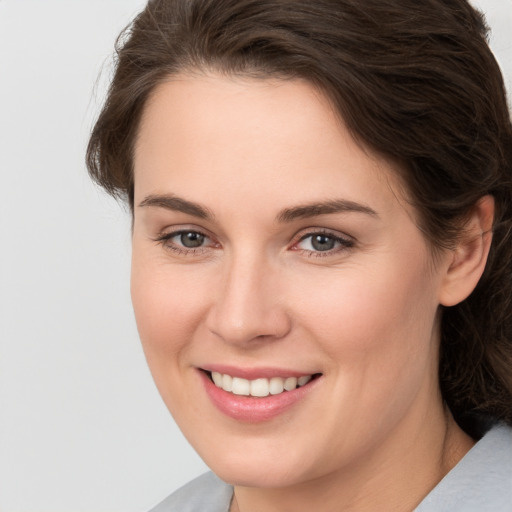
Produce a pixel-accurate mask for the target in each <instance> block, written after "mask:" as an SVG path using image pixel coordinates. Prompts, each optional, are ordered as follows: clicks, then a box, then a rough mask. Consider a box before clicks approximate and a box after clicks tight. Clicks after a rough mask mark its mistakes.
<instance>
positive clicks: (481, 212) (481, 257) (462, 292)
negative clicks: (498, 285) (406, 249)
mask: <svg viewBox="0 0 512 512" xmlns="http://www.w3.org/2000/svg"><path fill="white" fill-rule="evenodd" d="M493 220H494V198H493V197H492V196H490V195H487V196H484V197H482V198H481V199H479V200H478V202H477V203H476V204H475V206H474V208H473V210H472V212H471V215H470V217H469V219H468V221H467V223H466V226H465V229H464V234H463V236H462V237H461V239H460V240H459V242H458V243H457V246H456V247H455V249H453V251H451V258H450V261H449V262H448V263H449V264H448V265H447V270H446V274H445V276H444V279H443V282H442V286H441V290H440V297H439V303H440V304H442V305H443V306H454V305H456V304H458V303H459V302H462V301H463V300H464V299H466V298H467V297H468V296H469V295H470V294H471V292H472V291H473V290H474V289H475V287H476V285H477V284H478V281H479V280H480V278H481V277H482V274H483V272H484V269H485V264H486V263H487V257H488V255H489V249H490V247H491V241H492V225H493Z"/></svg>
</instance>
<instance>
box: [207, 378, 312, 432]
mask: <svg viewBox="0 0 512 512" xmlns="http://www.w3.org/2000/svg"><path fill="white" fill-rule="evenodd" d="M199 373H200V374H201V378H202V379H203V384H204V387H205V390H206V393H207V394H208V396H209V397H210V400H211V401H212V402H213V404H214V405H215V406H216V407H217V409H219V410H220V411H221V412H222V413H224V414H225V415H226V416H229V417H231V418H233V419H235V420H237V421H243V422H246V423H260V422H263V421H269V420H271V419H273V418H276V417H277V416H279V415H281V414H283V413H284V412H285V411H287V410H288V409H290V408H291V407H292V406H294V405H296V404H297V403H298V402H300V401H301V400H303V399H304V398H306V396H307V395H308V394H309V392H310V391H312V390H313V388H314V387H315V386H316V383H317V381H318V380H319V379H314V380H312V381H310V382H308V384H306V385H305V386H301V387H299V388H297V389H294V390H293V391H284V392H283V393H280V394H279V395H268V396H266V397H261V398H260V397H254V396H240V395H234V394H233V393H229V392H227V391H224V390H223V389H221V388H218V387H217V386H216V385H215V384H214V383H213V382H212V381H211V379H210V378H209V377H208V375H206V373H205V372H204V371H201V370H200V371H199Z"/></svg>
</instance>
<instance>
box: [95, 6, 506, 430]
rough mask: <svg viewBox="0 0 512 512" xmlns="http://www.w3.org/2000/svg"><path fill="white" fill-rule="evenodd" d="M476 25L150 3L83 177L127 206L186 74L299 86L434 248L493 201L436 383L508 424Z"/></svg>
mask: <svg viewBox="0 0 512 512" xmlns="http://www.w3.org/2000/svg"><path fill="white" fill-rule="evenodd" d="M487 36H488V28H487V26H486V23H485V20H484V17H483V15H482V14H481V13H479V12H478V11H477V10H475V9H474V8H473V7H471V6H470V4H469V3H468V2H467V1H466V0H421V1H418V0H386V1H382V0H365V1H364V2H361V0H150V1H149V3H148V4H147V6H146V8H145V9H144V10H143V11H142V12H141V13H140V14H139V15H138V16H137V17H136V18H135V19H134V21H133V22H132V23H131V24H130V25H129V26H128V27H127V28H126V29H125V30H124V31H123V33H122V34H121V35H120V37H119V38H118V41H117V44H116V63H115V71H114V76H113V79H112V82H111V85H110V89H109V92H108V96H107V99H106V101H105V104H104V106H103V110H102V111H101V113H100V115H99V118H98V120H97V122H96V124H95V126H94V128H93V131H92V134H91V137H90V141H89V146H88V149H87V165H88V169H89V172H90V175H91V176H92V178H93V179H94V180H95V181H96V182H98V183H99V184H100V185H101V186H103V187H104V188H105V189H106V190H107V191H108V192H109V193H110V194H112V195H113V196H115V197H120V198H123V199H124V200H126V201H128V203H129V205H130V207H131V208H132V209H133V193H134V182H133V151H134V145H135V141H136V137H137V130H138V128H139V124H140V119H141V115H142V112H143V110H144V106H145V103H146V101H147V99H148V97H149V96H150V95H151V93H152V91H153V90H154V89H155V87H156V86H157V85H158V84H159V83H161V82H162V81H164V80H166V79H167V78H168V77H169V76H172V75H176V74H178V73H187V72H209V71H214V72H217V73H224V74H227V75H244V76H249V77H254V78H256V79H259V78H262V79H264V78H267V77H273V78H281V79H284V80H286V79H303V80H307V81H309V82H310V83H312V84H313V85H314V86H316V87H318V88H319V89H320V90H321V91H322V92H323V93H324V94H325V95H326V96H327V97H328V98H329V99H330V100H331V102H332V104H333V106H334V108H335V109H336V110H337V112H338V114H339V115H340V117H341V118H342V119H343V121H344V123H345V125H346V126H347V127H348V129H349V130H350V132H351V133H352V135H353V136H354V138H355V139H356V140H358V141H359V142H360V143H362V144H363V145H364V146H365V147H367V148H370V149H371V150H373V151H375V152H377V153H378V154H381V155H383V156H386V157H389V158H391V159H394V160H395V161H396V162H398V163H400V165H397V166H396V167H397V172H398V173H399V175H400V178H401V180H402V183H403V185H404V187H405V190H406V193H407V197H408V199H409V200H410V202H411V204H412V205H413V206H414V208H416V210H417V212H418V217H419V221H418V222H419V228H420V229H421V230H422V231H423V233H424V236H425V237H426V239H427V240H428V241H429V242H430V243H431V246H432V248H433V251H434V252H435V250H437V249H442V248H451V247H453V246H454V243H455V242H456V241H457V240H458V238H459V237H460V236H463V235H464V221H465V219H467V216H468V214H469V213H470V212H471V210H472V208H473V207H474V205H475V203H476V202H477V201H478V200H479V199H480V198H481V197H482V196H484V195H486V194H491V195H492V196H493V197H494V199H495V205H496V214H495V219H494V226H493V241H492V246H491V250H490V255H489V258H488V262H487V266H486V269H485V272H484V275H483V277H482V278H481V280H480V282H479V284H478V285H477V287H476V289H475V290H474V292H473V293H472V294H471V295H470V296H469V298H467V299H466V300H464V301H463V302H461V303H460V304H458V305H456V306H453V307H450V308H443V311H442V321H441V350H440V363H439V378H440V385H441V390H442V393H443V398H444V400H445V402H446V403H447V405H448V406H449V408H450V410H451V411H452V413H453V415H454V417H455V418H456V419H457V421H459V423H460V424H461V425H462V426H463V428H466V430H467V431H468V432H469V433H471V422H470V421H469V418H471V417H472V416H474V415H486V416H488V417H490V418H493V419H501V420H504V421H506V422H508V423H509V424H512V300H511V299H512V238H511V236H512V126H511V118H510V112H509V108H508V106H507V100H506V92H505V87H504V84H503V78H502V76H501V73H500V69H499V67H498V65H497V63H496V61H495V59H494V56H493V54H492V52H491V51H490V49H489V47H488V42H487Z"/></svg>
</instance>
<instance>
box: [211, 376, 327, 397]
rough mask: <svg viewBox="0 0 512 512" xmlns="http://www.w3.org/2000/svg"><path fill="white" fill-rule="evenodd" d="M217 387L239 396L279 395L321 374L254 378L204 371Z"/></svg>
mask: <svg viewBox="0 0 512 512" xmlns="http://www.w3.org/2000/svg"><path fill="white" fill-rule="evenodd" d="M205 373H206V374H207V375H208V377H209V378H210V380H211V381H212V382H213V383H214V384H215V386H217V387H218V388H220V389H222V390H224V391H227V392H228V393H232V394H234V395H239V396H253V397H258V398H264V397H267V396H269V395H280V394H281V393H285V392H288V391H293V390H294V389H297V388H299V387H303V386H306V385H307V384H309V383H310V382H311V381H312V380H314V379H316V378H318V377H320V376H321V374H320V373H315V374H312V375H303V376H301V377H272V378H270V379H266V378H259V379H254V380H248V379H243V378H241V377H233V376H231V375H228V374H223V373H219V372H209V371H206V372H205Z"/></svg>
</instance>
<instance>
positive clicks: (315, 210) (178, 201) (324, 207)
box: [139, 194, 379, 223]
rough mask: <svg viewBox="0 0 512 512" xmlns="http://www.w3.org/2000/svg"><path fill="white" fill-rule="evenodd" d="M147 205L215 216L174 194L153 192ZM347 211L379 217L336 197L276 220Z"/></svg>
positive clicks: (144, 203)
mask: <svg viewBox="0 0 512 512" xmlns="http://www.w3.org/2000/svg"><path fill="white" fill-rule="evenodd" d="M146 206H155V207H157V208H164V209H166V210H171V211H177V212H182V213H185V214H188V215H192V216H194V217H198V218H200V219H206V220H213V218H214V215H213V213H212V212H211V211H210V210H209V209H208V208H206V207H205V206H202V205H200V204H199V203H194V202H192V201H189V200H187V199H183V198H182V197H178V196H175V195H173V194H151V195H149V196H147V197H146V198H144V199H143V200H142V201H141V202H140V203H139V207H146ZM345 212H355V213H363V214H366V215H370V216H372V217H379V215H378V214H377V212H376V211H375V210H373V209H372V208H370V207H369V206H366V205H363V204H360V203H356V202H354V201H349V200H347V199H334V200H330V201H322V202H319V203H310V204H305V205H299V206H294V207H292V208H285V209H284V210H282V211H281V212H280V213H279V214H278V215H277V217H276V220H277V222H280V223H288V222H292V221H294V220H297V219H305V218H309V217H316V216H318V215H328V214H333V213H345Z"/></svg>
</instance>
